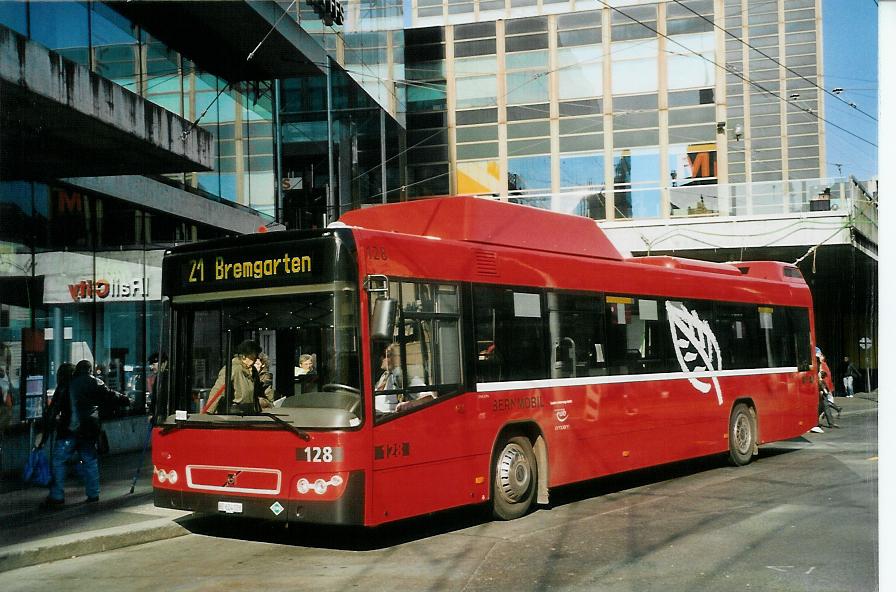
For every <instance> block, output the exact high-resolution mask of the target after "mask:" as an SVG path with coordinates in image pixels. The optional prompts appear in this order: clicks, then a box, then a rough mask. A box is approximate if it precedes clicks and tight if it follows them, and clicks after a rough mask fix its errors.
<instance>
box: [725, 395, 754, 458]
mask: <svg viewBox="0 0 896 592" xmlns="http://www.w3.org/2000/svg"><path fill="white" fill-rule="evenodd" d="M756 441H757V434H756V415H755V413H754V412H753V409H752V408H751V407H750V406H749V405H747V404H746V403H738V404H737V405H735V406H734V409H732V410H731V418H730V419H729V421H728V457H729V458H730V459H731V462H732V463H733V464H735V465H737V466H738V467H742V466H744V465H746V464H749V463H750V461H751V460H753V453H754V452H755V451H756Z"/></svg>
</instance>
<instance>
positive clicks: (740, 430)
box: [734, 413, 753, 454]
mask: <svg viewBox="0 0 896 592" xmlns="http://www.w3.org/2000/svg"><path fill="white" fill-rule="evenodd" d="M752 432H753V425H752V422H751V421H750V418H749V417H747V415H746V414H745V413H741V414H739V415H738V416H737V419H736V420H735V422H734V447H735V448H736V449H737V451H738V452H739V453H741V454H747V453H749V452H750V445H751V441H752Z"/></svg>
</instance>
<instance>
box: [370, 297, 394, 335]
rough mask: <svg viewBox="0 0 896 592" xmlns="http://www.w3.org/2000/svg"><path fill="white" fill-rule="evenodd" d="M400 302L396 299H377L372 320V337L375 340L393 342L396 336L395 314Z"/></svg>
mask: <svg viewBox="0 0 896 592" xmlns="http://www.w3.org/2000/svg"><path fill="white" fill-rule="evenodd" d="M397 311H398V301H397V300H395V299H394V298H377V299H376V302H374V304H373V317H372V318H371V319H370V336H371V337H372V338H373V339H380V340H391V339H392V336H393V335H394V334H395V313H396V312H397Z"/></svg>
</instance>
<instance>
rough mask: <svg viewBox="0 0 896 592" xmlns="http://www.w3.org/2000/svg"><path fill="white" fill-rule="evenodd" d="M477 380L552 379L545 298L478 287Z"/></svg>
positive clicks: (475, 299)
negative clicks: (548, 351)
mask: <svg viewBox="0 0 896 592" xmlns="http://www.w3.org/2000/svg"><path fill="white" fill-rule="evenodd" d="M473 316H474V320H473V321H474V324H475V332H476V333H475V335H476V343H477V363H476V380H477V381H478V382H496V381H501V380H537V379H541V378H548V376H550V374H549V373H548V372H547V368H546V366H545V363H546V359H545V358H546V356H545V355H544V353H545V352H544V323H543V321H542V303H541V294H539V293H537V292H529V291H521V290H520V291H517V290H512V289H509V288H503V287H493V286H475V287H474V288H473Z"/></svg>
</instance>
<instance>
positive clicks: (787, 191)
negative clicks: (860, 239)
mask: <svg viewBox="0 0 896 592" xmlns="http://www.w3.org/2000/svg"><path fill="white" fill-rule="evenodd" d="M479 197H483V198H488V199H498V197H497V196H496V195H494V194H490V195H480V196H479ZM507 201H510V202H512V203H519V204H523V205H529V206H534V207H537V208H542V209H546V210H551V211H555V212H562V213H565V214H573V215H577V216H585V217H587V218H592V219H595V220H607V219H613V220H625V219H638V220H644V219H682V218H705V217H713V216H718V217H721V216H738V217H747V216H751V217H764V216H781V215H783V216H787V215H795V214H796V215H799V214H808V213H820V214H822V213H824V212H830V213H831V214H833V215H841V216H848V217H850V218H851V219H852V225H853V226H854V227H855V228H856V230H858V231H859V232H861V233H862V234H863V235H865V237H867V238H869V239H870V240H872V241H873V242H874V243H876V242H877V216H878V214H877V196H876V193H874V192H871V191H869V189H868V188H867V187H866V186H865V184H864V183H862V182H859V181H858V180H856V179H855V178H850V179H843V178H819V179H801V180H794V181H768V182H757V183H729V184H723V185H686V186H682V187H663V188H656V187H645V188H637V187H633V188H627V187H624V188H620V187H616V188H614V189H612V190H608V189H605V188H603V187H600V186H590V187H576V188H571V189H566V190H563V191H560V192H557V193H550V192H544V191H534V190H533V191H525V190H523V191H513V192H511V195H509V196H508V197H507ZM608 203H610V204H612V206H610V207H611V209H612V211H610V210H608V207H607V204H608ZM664 210H665V215H664ZM608 214H609V215H608Z"/></svg>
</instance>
